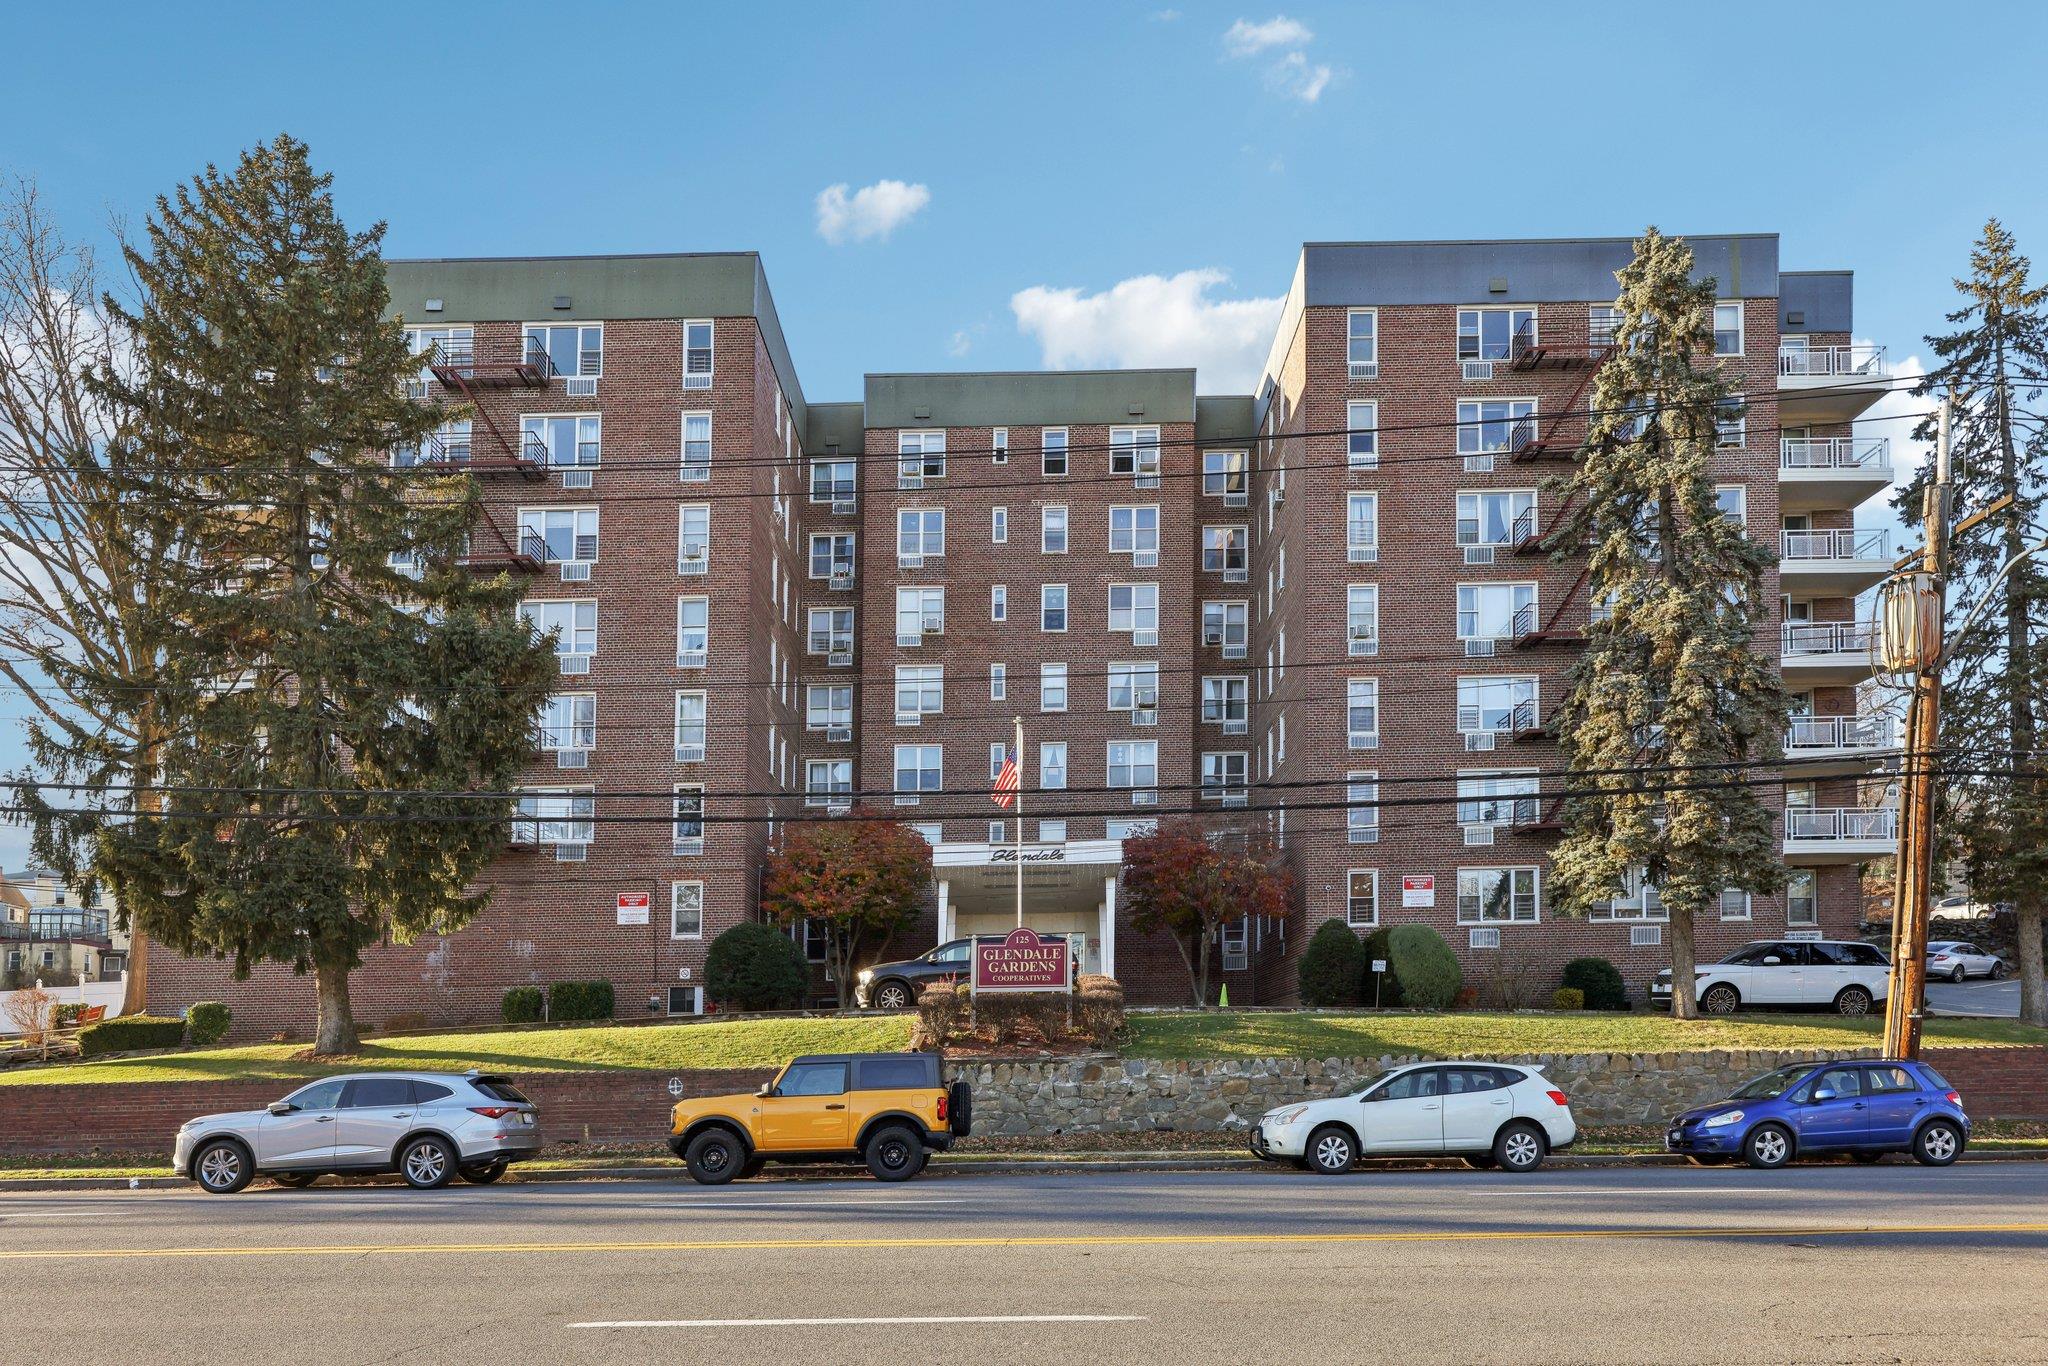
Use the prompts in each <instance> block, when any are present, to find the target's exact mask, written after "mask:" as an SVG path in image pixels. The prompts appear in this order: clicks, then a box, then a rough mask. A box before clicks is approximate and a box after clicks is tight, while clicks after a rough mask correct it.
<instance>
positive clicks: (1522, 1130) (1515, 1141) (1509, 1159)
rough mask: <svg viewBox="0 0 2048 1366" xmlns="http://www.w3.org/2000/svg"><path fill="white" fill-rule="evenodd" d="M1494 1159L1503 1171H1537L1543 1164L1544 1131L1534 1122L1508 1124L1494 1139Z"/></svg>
mask: <svg viewBox="0 0 2048 1366" xmlns="http://www.w3.org/2000/svg"><path fill="white" fill-rule="evenodd" d="M1493 1160H1494V1161H1495V1162H1498V1163H1499V1164H1500V1166H1501V1170H1502V1171H1510V1172H1533V1171H1535V1170H1536V1169H1537V1168H1538V1167H1540V1166H1542V1165H1543V1132H1542V1131H1541V1130H1540V1129H1538V1128H1537V1127H1536V1126H1535V1125H1533V1124H1527V1123H1516V1124H1510V1125H1508V1126H1507V1128H1505V1129H1502V1130H1501V1131H1500V1135H1499V1136H1498V1137H1497V1138H1495V1139H1494V1140H1493Z"/></svg>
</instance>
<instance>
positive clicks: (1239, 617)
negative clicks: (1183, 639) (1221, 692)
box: [1202, 598, 1252, 659]
mask: <svg viewBox="0 0 2048 1366" xmlns="http://www.w3.org/2000/svg"><path fill="white" fill-rule="evenodd" d="M1232 608H1235V609H1236V612H1235V614H1234V615H1235V617H1236V621H1235V622H1234V623H1233V621H1232V616H1233V613H1232V611H1231V609H1232ZM1212 609H1213V611H1212ZM1212 614H1213V616H1214V618H1215V620H1213V621H1212V620H1211V619H1210V618H1211V616H1212ZM1233 626H1234V628H1235V629H1234V631H1233ZM1251 628H1252V609H1251V603H1250V602H1249V601H1247V600H1246V599H1244V598H1204V599H1202V644H1203V645H1204V646H1207V647H1208V648H1211V649H1219V650H1236V651H1239V652H1240V653H1239V654H1236V655H1226V656H1225V658H1230V659H1234V658H1242V657H1244V655H1247V654H1249V653H1250V650H1251ZM1212 630H1213V631H1214V632H1215V633H1216V639H1215V641H1214V642H1213V643H1212V642H1211V641H1210V640H1209V633H1210V632H1211V631H1212ZM1233 635H1234V636H1235V639H1233V638H1232V637H1233Z"/></svg>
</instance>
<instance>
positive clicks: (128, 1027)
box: [78, 1015, 185, 1058]
mask: <svg viewBox="0 0 2048 1366" xmlns="http://www.w3.org/2000/svg"><path fill="white" fill-rule="evenodd" d="M183 1042H185V1022H184V1021H183V1020H172V1019H166V1018H165V1017H163V1016H161V1015H124V1016H122V1017H121V1018H120V1019H118V1020H103V1021H101V1022H100V1023H99V1024H96V1025H87V1026H86V1027H85V1028H84V1029H81V1030H79V1031H78V1052H79V1055H80V1056H81V1057H87V1058H98V1057H104V1056H105V1055H106V1054H108V1053H134V1052H139V1051H141V1050H142V1049H146V1048H176V1047H177V1046H178V1045H179V1044H181V1043H183Z"/></svg>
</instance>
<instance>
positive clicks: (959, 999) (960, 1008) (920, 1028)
mask: <svg viewBox="0 0 2048 1366" xmlns="http://www.w3.org/2000/svg"><path fill="white" fill-rule="evenodd" d="M966 1028H967V988H966V986H965V985H964V984H955V983H952V982H934V983H933V984H932V985H930V986H928V987H926V988H925V989H924V990H923V991H921V992H919V993H918V997H917V1024H916V1025H915V1026H913V1027H912V1029H911V1031H910V1047H911V1048H912V1050H914V1051H924V1050H927V1049H933V1048H944V1047H945V1046H946V1045H947V1044H949V1043H953V1042H955V1041H956V1040H958V1039H959V1038H960V1037H961V1035H962V1033H963V1032H964V1031H965V1030H966Z"/></svg>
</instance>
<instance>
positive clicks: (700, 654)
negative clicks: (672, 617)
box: [676, 594, 711, 669]
mask: <svg viewBox="0 0 2048 1366" xmlns="http://www.w3.org/2000/svg"><path fill="white" fill-rule="evenodd" d="M693 604H694V605H695V606H697V607H700V608H701V609H702V610H703V614H704V620H703V622H702V624H700V625H697V626H689V625H686V624H685V623H684V621H683V617H684V614H685V613H686V612H688V611H689V609H690V608H691V606H692V605H693ZM691 632H695V633H696V634H695V635H694V637H693V636H692V635H691V634H690V633H691ZM693 641H694V644H693ZM688 655H695V656H697V661H698V662H697V663H695V664H685V663H683V659H684V657H685V656H688ZM710 660H711V599H710V598H709V597H707V596H705V595H703V594H694V595H693V594H685V595H684V596H682V597H679V598H677V599H676V667H677V668H679V669H691V668H695V669H701V668H704V667H705V666H706V665H707V664H709V663H710Z"/></svg>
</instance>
